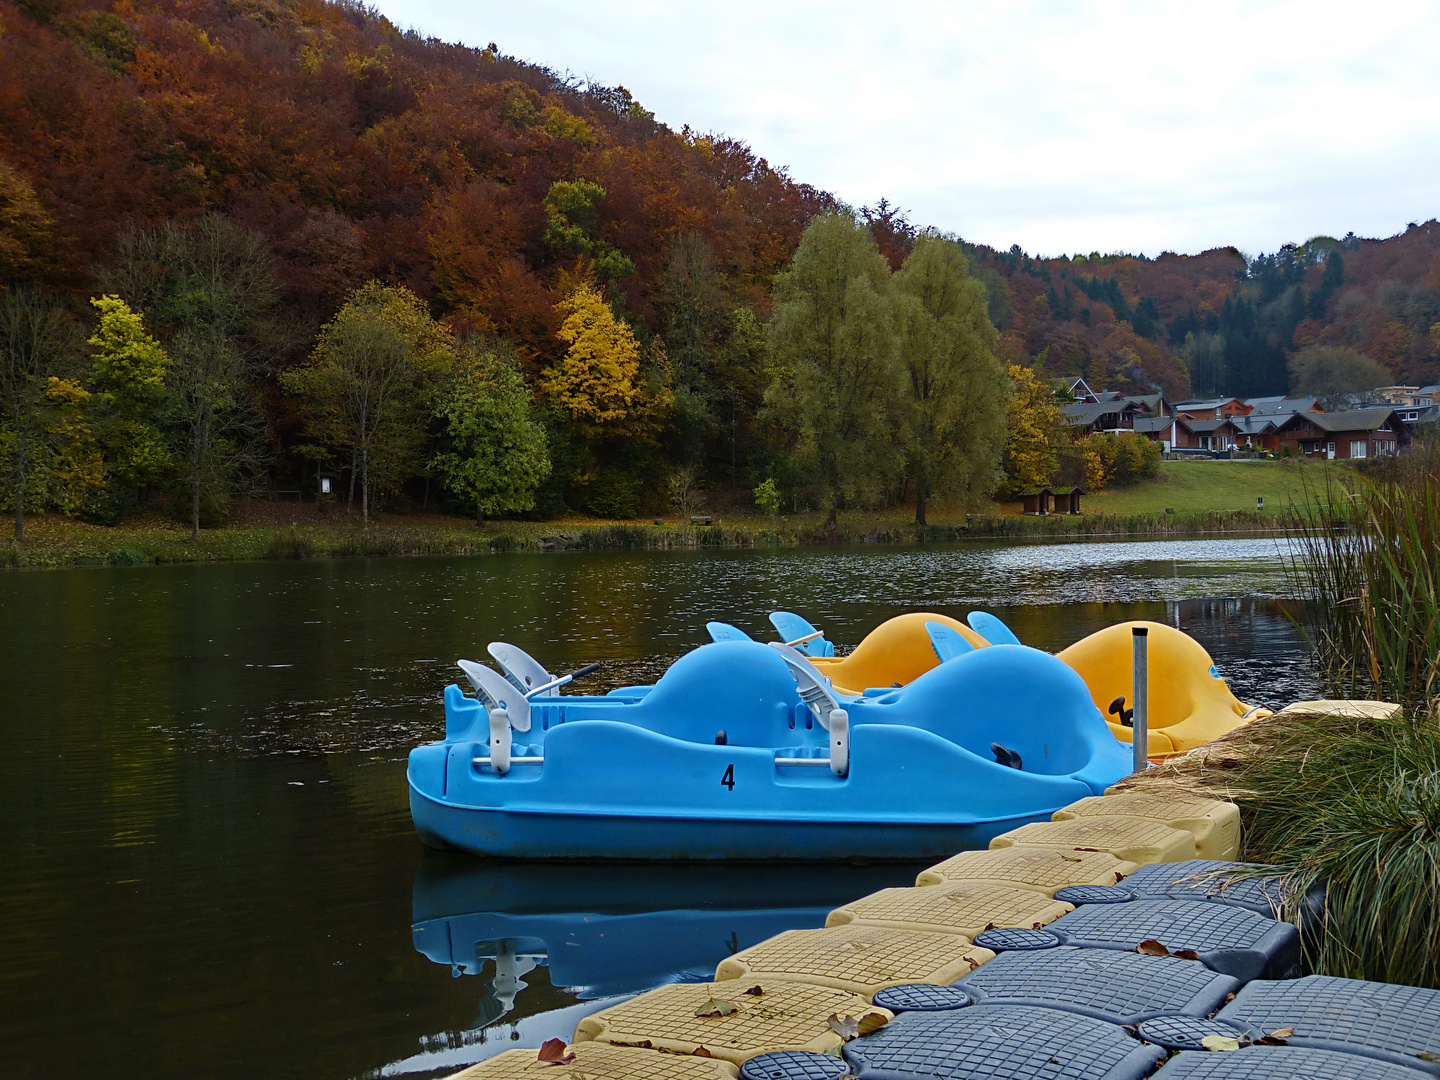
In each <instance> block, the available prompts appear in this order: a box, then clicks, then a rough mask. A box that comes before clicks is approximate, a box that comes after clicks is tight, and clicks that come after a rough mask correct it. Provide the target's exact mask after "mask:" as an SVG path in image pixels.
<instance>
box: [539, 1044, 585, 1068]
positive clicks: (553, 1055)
mask: <svg viewBox="0 0 1440 1080" xmlns="http://www.w3.org/2000/svg"><path fill="white" fill-rule="evenodd" d="M535 1060H536V1061H538V1062H540V1063H541V1064H542V1065H569V1064H570V1063H571V1062H572V1061H574V1060H575V1051H573V1050H572V1051H570V1052H569V1053H568V1054H567V1053H566V1052H565V1040H564V1039H546V1040H545V1041H544V1042H543V1043H541V1044H540V1052H539V1053H538V1054H536V1055H535Z"/></svg>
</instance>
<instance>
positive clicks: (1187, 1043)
mask: <svg viewBox="0 0 1440 1080" xmlns="http://www.w3.org/2000/svg"><path fill="white" fill-rule="evenodd" d="M1135 1033H1136V1034H1137V1035H1138V1036H1140V1038H1142V1039H1144V1040H1145V1041H1146V1042H1151V1043H1154V1044H1155V1045H1156V1046H1163V1047H1165V1049H1166V1050H1204V1049H1205V1040H1206V1039H1209V1038H1211V1037H1217V1036H1218V1037H1219V1038H1222V1039H1234V1040H1235V1041H1236V1042H1237V1043H1240V1042H1249V1041H1250V1037H1251V1036H1250V1029H1249V1028H1247V1027H1245V1026H1244V1025H1243V1024H1233V1023H1231V1022H1230V1021H1229V1020H1217V1019H1215V1018H1214V1017H1206V1016H1173V1015H1172V1016H1156V1017H1154V1018H1152V1019H1150V1020H1146V1021H1144V1022H1143V1023H1142V1024H1141V1025H1140V1026H1139V1028H1138V1029H1137V1030H1136V1032H1135ZM1237 1049H1238V1047H1237Z"/></svg>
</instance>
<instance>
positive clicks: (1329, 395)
mask: <svg viewBox="0 0 1440 1080" xmlns="http://www.w3.org/2000/svg"><path fill="white" fill-rule="evenodd" d="M1394 378H1395V377H1394V376H1393V375H1392V374H1391V373H1390V370H1389V369H1388V368H1386V367H1385V366H1384V365H1382V364H1380V363H1379V362H1377V361H1375V360H1372V359H1370V357H1368V356H1366V355H1365V354H1364V353H1361V352H1357V351H1356V350H1354V349H1351V348H1348V347H1346V346H1344V345H1311V346H1309V347H1308V348H1304V349H1301V350H1300V351H1299V352H1298V353H1296V354H1295V355H1294V356H1293V357H1291V358H1290V393H1291V394H1295V395H1300V394H1314V395H1315V396H1316V397H1318V398H1319V399H1320V402H1321V404H1322V405H1324V406H1325V408H1326V409H1328V410H1330V411H1332V412H1333V411H1334V410H1335V409H1337V408H1343V407H1344V405H1345V403H1346V400H1347V398H1348V397H1349V396H1350V395H1352V394H1363V393H1364V392H1365V391H1367V390H1374V389H1376V388H1377V387H1380V386H1388V385H1389V384H1390V383H1391V382H1393V381H1394Z"/></svg>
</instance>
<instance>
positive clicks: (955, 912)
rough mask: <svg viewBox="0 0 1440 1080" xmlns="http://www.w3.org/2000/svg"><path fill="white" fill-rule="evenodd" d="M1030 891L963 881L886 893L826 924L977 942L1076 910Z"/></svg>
mask: <svg viewBox="0 0 1440 1080" xmlns="http://www.w3.org/2000/svg"><path fill="white" fill-rule="evenodd" d="M1074 910H1075V907H1074V905H1073V904H1064V903H1060V902H1059V901H1056V900H1051V899H1050V898H1049V897H1047V896H1045V894H1044V893H1038V892H1034V891H1033V890H1030V889H1016V888H1009V887H1007V886H1004V885H996V884H992V883H990V882H984V881H959V882H952V883H950V884H947V885H930V886H926V887H925V888H918V887H917V888H914V889H881V890H880V891H879V892H876V893H871V894H870V895H869V896H865V897H862V898H861V899H859V900H856V901H854V902H852V903H849V904H846V905H845V906H844V907H839V908H836V909H835V910H834V911H832V912H831V913H830V917H829V918H827V919H826V920H825V925H826V926H845V925H847V924H849V923H863V924H865V925H868V926H895V927H899V928H901V929H906V930H944V931H949V932H952V933H957V934H964V935H965V936H966V937H969V938H971V939H973V938H974V937H975V935H976V934H978V933H980V932H981V931H982V930H989V929H991V928H992V927H996V926H1029V927H1040V926H1044V925H1045V924H1046V923H1048V922H1054V921H1055V920H1056V919H1058V918H1060V916H1061V915H1064V914H1066V913H1067V912H1071V911H1074Z"/></svg>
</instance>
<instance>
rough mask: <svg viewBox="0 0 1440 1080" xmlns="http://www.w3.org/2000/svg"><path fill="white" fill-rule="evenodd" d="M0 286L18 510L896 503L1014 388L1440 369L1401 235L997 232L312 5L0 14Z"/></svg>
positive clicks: (1438, 235) (1013, 409) (1004, 455)
mask: <svg viewBox="0 0 1440 1080" xmlns="http://www.w3.org/2000/svg"><path fill="white" fill-rule="evenodd" d="M961 216H962V217H963V214H962V215H961ZM0 283H3V284H0V288H3V292H0V348H3V350H4V360H5V363H4V364H3V365H0V367H3V370H0V384H3V385H0V391H3V397H4V402H3V404H4V407H5V414H4V416H3V419H0V451H3V455H0V456H3V458H4V461H5V467H6V470H7V480H6V484H5V490H4V493H3V495H0V505H3V506H4V507H5V508H6V509H7V511H15V512H16V518H17V537H18V536H19V535H20V533H19V530H20V527H21V521H22V517H23V512H24V509H25V507H26V506H27V505H28V507H29V509H30V511H31V512H42V511H47V510H53V511H59V512H64V513H69V514H73V515H76V516H80V517H83V518H85V519H86V520H91V521H96V522H100V523H111V522H116V521H119V520H121V519H123V518H124V517H125V516H126V515H127V514H129V513H131V512H132V511H133V510H134V508H135V507H136V506H137V505H139V504H140V503H142V502H147V501H155V500H159V501H167V500H168V503H169V505H172V506H173V507H174V508H175V512H176V516H177V518H179V519H181V520H184V521H187V522H189V523H190V524H191V525H192V526H193V528H194V529H196V530H198V529H199V528H201V527H203V526H208V525H213V524H219V523H222V522H223V521H224V520H225V517H226V513H227V506H228V503H229V497H230V496H231V495H232V494H238V493H244V492H259V491H266V490H271V491H273V490H287V491H288V490H295V491H299V490H304V491H306V492H310V493H313V492H316V491H318V490H320V484H321V481H322V480H324V482H325V483H326V484H328V485H329V490H330V491H331V493H332V498H334V499H335V500H337V501H340V502H343V503H345V504H347V505H349V506H350V507H351V508H352V509H353V512H354V513H356V514H357V515H359V516H360V517H362V518H363V519H365V520H368V519H369V517H370V515H371V514H372V513H373V512H374V511H375V509H376V508H377V507H379V508H383V509H392V510H393V509H401V510H403V509H414V508H420V507H425V508H427V509H432V510H447V511H450V512H454V513H464V514H469V515H472V516H474V517H477V518H479V519H482V520H483V519H485V518H488V517H496V516H505V515H516V514H519V515H528V516H542V517H544V516H554V515H557V514H560V513H562V512H565V511H581V512H589V513H593V514H596V515H601V516H605V517H622V518H625V517H635V516H638V515H642V514H643V515H649V514H651V513H658V512H661V511H664V510H668V509H671V508H679V509H681V510H682V511H684V510H688V509H689V508H690V507H691V506H693V505H698V503H697V502H696V499H697V497H698V496H697V493H698V492H701V491H704V492H706V493H707V496H706V497H707V499H708V503H707V505H711V506H717V507H718V506H727V505H744V506H747V507H749V506H755V505H757V504H758V505H759V506H760V507H761V508H762V509H769V510H771V511H772V512H773V511H775V510H778V509H780V508H781V507H791V506H798V505H801V504H804V505H808V506H812V507H816V508H821V509H829V510H830V512H831V514H832V517H833V514H834V512H835V511H836V510H837V509H838V508H841V507H846V506H861V505H876V504H890V505H893V504H896V503H900V502H904V503H906V504H912V503H913V504H914V506H915V510H916V516H917V520H919V521H920V522H921V523H923V522H924V520H925V507H926V504H927V502H928V501H930V500H933V499H941V498H944V499H947V500H950V501H952V502H953V503H954V504H956V505H961V504H964V503H966V502H968V501H973V500H977V499H985V498H988V497H989V496H991V495H992V494H994V493H995V492H996V491H997V490H1003V488H1004V485H1006V484H1007V482H1008V483H1010V484H1011V485H1012V486H1014V484H1015V483H1016V481H1017V477H1018V475H1019V473H1020V472H1021V471H1023V469H1024V468H1025V465H1024V458H1025V454H1026V451H1025V446H1024V445H1023V438H1022V435H1023V432H1022V431H1021V428H1022V427H1023V426H1024V424H1025V423H1032V422H1033V421H1034V417H1033V416H1030V417H1028V418H1026V417H1024V416H1018V415H1017V406H1016V402H1017V401H1019V400H1020V399H1022V398H1024V397H1025V395H1026V394H1028V393H1030V392H1031V389H1033V388H1034V387H1036V386H1040V385H1044V380H1047V379H1049V378H1053V377H1058V376H1064V375H1083V376H1084V377H1085V378H1086V379H1087V380H1088V381H1089V383H1090V384H1091V385H1092V386H1094V387H1095V388H1096V389H1101V388H1108V389H1113V390H1122V391H1125V392H1127V393H1148V392H1153V391H1154V390H1155V389H1158V390H1159V391H1161V392H1163V393H1165V394H1166V395H1168V396H1169V397H1170V398H1171V399H1172V400H1179V399H1181V398H1183V397H1185V396H1188V395H1190V394H1196V395H1205V396H1208V395H1218V394H1226V395H1230V394H1234V395H1240V396H1258V395H1266V394H1282V393H1285V392H1287V391H1289V390H1292V389H1295V388H1294V387H1292V386H1291V385H1290V380H1291V378H1292V372H1293V366H1292V365H1291V361H1292V360H1293V358H1294V357H1295V355H1296V354H1297V353H1298V352H1300V351H1301V350H1304V349H1306V348H1307V347H1310V346H1316V345H1329V346H1342V347H1344V348H1346V349H1350V350H1354V351H1355V352H1357V353H1360V354H1363V356H1364V357H1367V358H1368V359H1369V360H1371V361H1373V362H1374V363H1375V364H1378V365H1379V367H1380V368H1382V369H1383V371H1384V373H1385V374H1386V375H1388V376H1389V377H1390V378H1391V379H1392V380H1394V381H1397V382H1409V383H1415V384H1418V385H1424V384H1428V383H1434V382H1436V381H1440V224H1437V223H1436V222H1435V221H1429V222H1424V223H1412V224H1410V225H1409V227H1408V228H1407V229H1405V231H1403V232H1401V233H1399V234H1398V235H1396V236H1393V237H1390V238H1388V239H1383V240H1380V239H1362V238H1358V237H1355V236H1353V235H1347V236H1344V237H1341V238H1334V237H1323V236H1322V237H1314V238H1311V239H1309V240H1307V241H1305V242H1303V243H1296V244H1295V245H1291V246H1287V247H1285V248H1282V249H1281V250H1280V251H1278V252H1274V253H1268V254H1266V253H1259V254H1257V253H1242V252H1240V251H1238V250H1236V249H1234V248H1225V249H1217V250H1212V251H1206V252H1203V253H1200V254H1197V255H1179V254H1173V253H1166V254H1163V255H1160V256H1158V257H1155V258H1148V257H1138V256H1130V255H1125V254H1120V253H1111V254H1101V253H1099V252H1095V253H1091V254H1089V255H1074V256H1069V257H1059V258H1051V257H1045V258H1042V257H1039V256H1032V255H1030V254H1027V253H1026V252H1024V251H1021V250H1020V249H1019V248H1018V247H1014V248H1011V249H1010V250H1008V251H1002V250H996V249H993V248H990V247H986V246H983V245H975V244H972V243H968V242H966V241H965V239H964V238H963V237H954V236H949V235H942V234H939V233H937V232H935V231H934V230H932V229H928V228H926V227H925V223H923V222H912V221H911V220H909V217H908V215H907V214H906V213H905V212H904V210H903V209H902V208H898V207H896V206H893V205H891V204H890V203H889V202H887V201H885V200H878V201H877V202H876V203H875V204H874V205H870V206H863V207H853V206H847V205H844V204H843V203H842V202H841V201H840V200H838V199H837V198H836V197H834V196H832V195H830V194H828V193H826V192H824V191H820V190H817V189H815V188H813V187H811V186H808V185H806V184H805V183H803V182H802V181H801V180H800V179H798V178H793V177H791V176H790V175H789V174H788V173H787V172H786V170H785V169H784V168H782V167H779V166H777V165H774V164H772V163H770V162H767V161H766V160H764V159H763V158H759V157H757V156H756V155H755V154H754V153H753V152H752V150H751V149H750V148H749V147H747V146H745V145H742V144H740V143H738V142H736V141H733V140H730V139H727V138H725V137H724V136H722V135H719V134H710V133H700V132H696V131H692V130H690V129H689V128H684V129H682V130H679V131H677V130H674V129H673V128H671V127H668V126H666V125H665V124H662V123H660V122H658V121H657V120H656V118H655V117H654V115H653V114H652V113H651V112H649V111H648V110H647V109H646V108H645V107H644V106H643V104H642V103H641V102H639V101H637V100H635V99H634V97H632V95H631V94H630V93H629V92H628V91H627V90H625V89H624V88H623V87H620V86H616V87H605V86H599V85H594V84H587V83H584V82H581V81H579V80H577V79H574V78H570V77H568V76H565V75H562V74H559V73H556V72H554V71H550V70H547V69H545V68H543V67H538V66H535V65H533V64H528V63H523V62H521V61H518V60H516V59H514V58H512V57H510V56H507V55H506V54H505V53H504V50H503V48H499V47H496V46H491V47H489V48H485V49H472V48H467V47H463V46H458V45H452V44H446V43H443V42H440V41H437V40H434V39H425V38H422V37H420V36H418V35H416V34H414V33H413V32H402V31H400V30H399V29H397V28H396V27H395V26H394V25H392V24H391V23H390V22H389V21H388V20H386V19H385V18H384V17H382V16H380V15H378V14H377V13H376V12H374V11H373V10H371V9H368V8H366V7H365V6H363V5H362V4H358V3H350V2H343V3H333V2H322V0H184V2H181V0H117V2H115V3H113V4H108V5H102V4H98V3H93V2H90V0H0ZM1036 437H1037V438H1041V439H1042V440H1043V439H1047V438H1051V437H1052V436H1051V434H1049V433H1044V432H1041V433H1040V434H1039V435H1037V436H1036ZM1017 440H1018V441H1017ZM1112 456H1113V455H1112Z"/></svg>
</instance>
